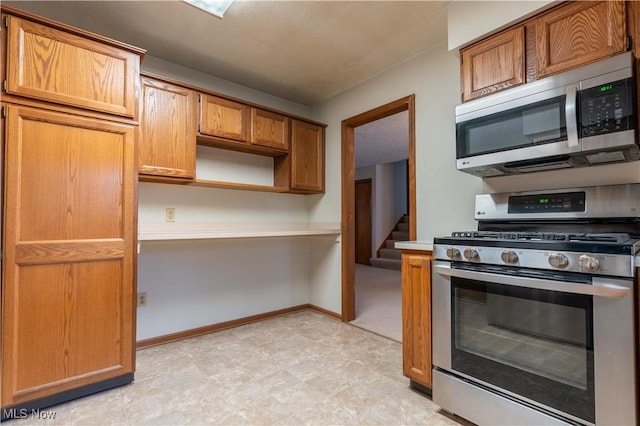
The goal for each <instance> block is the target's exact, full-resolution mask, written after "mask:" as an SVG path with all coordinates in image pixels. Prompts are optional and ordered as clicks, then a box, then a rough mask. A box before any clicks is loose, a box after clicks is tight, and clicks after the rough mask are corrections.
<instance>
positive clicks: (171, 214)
mask: <svg viewBox="0 0 640 426" xmlns="http://www.w3.org/2000/svg"><path fill="white" fill-rule="evenodd" d="M165 217H166V219H167V222H175V221H176V209H174V208H173V207H167V209H166V210H165Z"/></svg>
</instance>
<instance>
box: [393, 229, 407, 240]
mask: <svg viewBox="0 0 640 426" xmlns="http://www.w3.org/2000/svg"><path fill="white" fill-rule="evenodd" d="M391 238H393V239H394V240H396V241H408V240H409V233H408V232H406V231H393V232H392V233H391Z"/></svg>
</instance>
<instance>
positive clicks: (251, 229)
mask: <svg viewBox="0 0 640 426" xmlns="http://www.w3.org/2000/svg"><path fill="white" fill-rule="evenodd" d="M340 232H341V230H340V224H339V223H324V222H322V223H320V222H318V223H210V224H193V223H150V224H144V223H140V224H139V225H138V241H161V240H195V239H224V238H266V237H297V236H313V235H318V236H321V235H327V236H331V235H333V236H337V235H340Z"/></svg>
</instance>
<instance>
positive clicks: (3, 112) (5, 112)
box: [0, 105, 7, 253]
mask: <svg viewBox="0 0 640 426" xmlns="http://www.w3.org/2000/svg"><path fill="white" fill-rule="evenodd" d="M0 114H2V118H7V107H6V106H4V105H2V112H1V113H0ZM0 253H2V251H1V250H0Z"/></svg>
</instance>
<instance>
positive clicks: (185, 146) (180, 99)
mask: <svg viewBox="0 0 640 426" xmlns="http://www.w3.org/2000/svg"><path fill="white" fill-rule="evenodd" d="M140 82H141V89H142V90H141V91H142V96H141V100H142V102H141V113H140V116H141V120H140V138H139V141H138V172H139V173H140V174H141V175H145V176H159V177H164V178H180V179H187V180H193V179H194V178H195V176H196V114H197V112H196V105H197V101H196V92H195V91H193V90H190V89H188V88H185V87H182V86H179V85H176V84H172V83H169V82H166V81H163V80H160V79H157V78H152V77H149V76H142V77H141V78H140Z"/></svg>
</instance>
